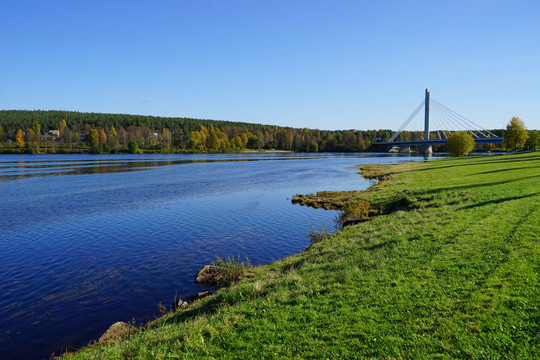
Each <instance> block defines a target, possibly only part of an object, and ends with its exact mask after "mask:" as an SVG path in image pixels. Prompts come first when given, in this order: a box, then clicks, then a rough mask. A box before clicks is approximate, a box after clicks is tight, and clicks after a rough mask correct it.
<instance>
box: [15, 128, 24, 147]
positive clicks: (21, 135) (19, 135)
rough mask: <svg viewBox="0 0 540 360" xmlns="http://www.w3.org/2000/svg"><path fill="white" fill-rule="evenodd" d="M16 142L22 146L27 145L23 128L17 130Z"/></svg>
mask: <svg viewBox="0 0 540 360" xmlns="http://www.w3.org/2000/svg"><path fill="white" fill-rule="evenodd" d="M15 142H16V143H17V146H18V147H20V148H23V147H24V145H25V142H24V133H23V131H22V130H21V129H19V130H17V135H15Z"/></svg>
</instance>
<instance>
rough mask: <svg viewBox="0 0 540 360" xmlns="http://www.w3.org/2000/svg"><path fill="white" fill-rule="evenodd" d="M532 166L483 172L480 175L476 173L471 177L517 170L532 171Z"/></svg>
mask: <svg viewBox="0 0 540 360" xmlns="http://www.w3.org/2000/svg"><path fill="white" fill-rule="evenodd" d="M530 169H531V167H530V166H523V167H515V168H508V169H498V170H491V171H483V172H479V173H474V174H471V175H485V174H494V173H500V172H505V171H515V170H530Z"/></svg>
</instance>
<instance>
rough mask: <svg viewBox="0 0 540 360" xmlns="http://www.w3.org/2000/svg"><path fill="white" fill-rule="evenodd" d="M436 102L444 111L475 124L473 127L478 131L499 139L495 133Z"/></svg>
mask: <svg viewBox="0 0 540 360" xmlns="http://www.w3.org/2000/svg"><path fill="white" fill-rule="evenodd" d="M434 101H435V103H437V104H438V105H440V106H441V107H443V108H444V109H447V110H448V111H449V112H451V113H454V114H456V115H457V116H459V117H461V118H463V119H464V120H465V121H467V122H469V123H471V124H473V125H474V126H476V127H477V128H478V129H481V130H483V131H485V132H487V133H488V134H490V135H492V136H494V137H496V138H498V136H497V135H495V134H494V133H492V132H491V131H489V130H486V129H484V128H483V127H481V126H480V125H478V124H476V123H475V122H473V121H471V120H469V119H467V118H466V117H464V116H462V115H460V114H458V113H456V112H455V111H453V110H452V109H450V108H448V107H446V106H444V105H443V104H441V103H439V102H438V101H436V100H434ZM477 131H478V132H479V133H481V134H482V135H484V136H485V137H486V138H488V137H489V136H487V135H485V134H484V133H482V132H481V131H480V130H477Z"/></svg>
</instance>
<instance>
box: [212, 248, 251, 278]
mask: <svg viewBox="0 0 540 360" xmlns="http://www.w3.org/2000/svg"><path fill="white" fill-rule="evenodd" d="M212 266H213V267H214V268H215V269H216V270H217V272H218V273H219V274H221V276H222V279H221V280H219V283H218V285H219V286H223V285H230V284H232V283H237V282H238V281H240V279H242V278H243V277H244V273H245V271H246V269H247V268H250V267H253V265H251V262H250V261H249V259H248V258H247V257H246V262H245V263H244V262H243V261H241V260H240V254H238V257H237V258H236V259H235V258H234V256H233V257H227V259H225V260H223V259H222V258H220V257H219V256H216V261H213V262H212Z"/></svg>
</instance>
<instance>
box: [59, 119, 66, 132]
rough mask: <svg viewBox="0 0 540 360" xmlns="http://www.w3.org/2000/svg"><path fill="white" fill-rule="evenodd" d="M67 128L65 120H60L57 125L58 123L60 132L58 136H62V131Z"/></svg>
mask: <svg viewBox="0 0 540 360" xmlns="http://www.w3.org/2000/svg"><path fill="white" fill-rule="evenodd" d="M66 127H67V124H66V120H65V119H62V120H61V121H60V122H59V123H58V131H59V132H60V136H63V135H64V131H65V129H66Z"/></svg>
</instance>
